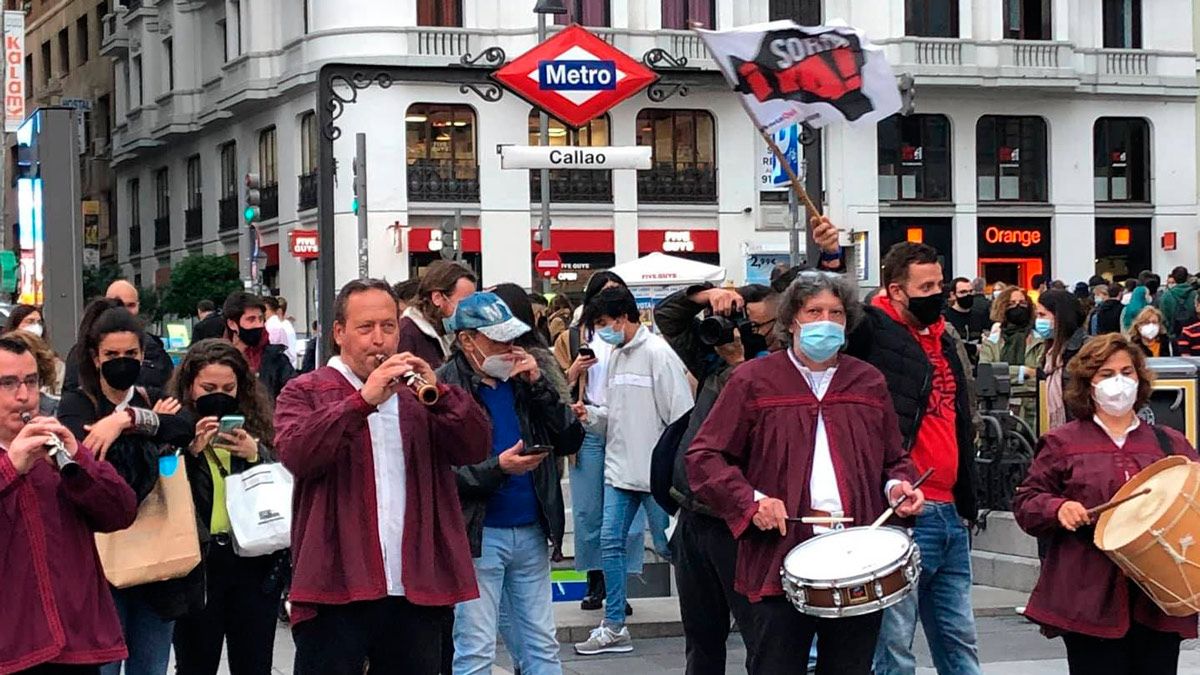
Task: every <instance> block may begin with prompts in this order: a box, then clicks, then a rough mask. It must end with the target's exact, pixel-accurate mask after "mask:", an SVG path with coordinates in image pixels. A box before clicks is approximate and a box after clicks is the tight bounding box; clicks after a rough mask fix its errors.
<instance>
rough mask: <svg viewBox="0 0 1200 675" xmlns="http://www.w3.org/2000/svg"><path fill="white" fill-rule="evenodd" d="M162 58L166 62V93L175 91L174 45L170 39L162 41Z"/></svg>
mask: <svg viewBox="0 0 1200 675" xmlns="http://www.w3.org/2000/svg"><path fill="white" fill-rule="evenodd" d="M162 46H163V57H164V59H165V60H166V62H167V73H166V75H167V91H175V43H174V42H173V41H172V40H171V38H167V39H166V40H163V41H162Z"/></svg>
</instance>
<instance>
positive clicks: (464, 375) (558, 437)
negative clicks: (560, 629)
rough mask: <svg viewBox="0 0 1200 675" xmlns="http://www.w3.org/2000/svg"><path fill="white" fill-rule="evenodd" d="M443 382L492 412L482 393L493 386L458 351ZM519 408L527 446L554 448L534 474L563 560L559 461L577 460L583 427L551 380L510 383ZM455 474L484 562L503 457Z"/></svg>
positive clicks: (545, 525) (546, 524)
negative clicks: (489, 516) (486, 533)
mask: <svg viewBox="0 0 1200 675" xmlns="http://www.w3.org/2000/svg"><path fill="white" fill-rule="evenodd" d="M437 377H438V382H444V383H445V384H448V385H455V386H459V387H462V388H463V389H466V390H467V391H469V392H471V395H472V396H474V397H475V401H476V403H478V404H479V407H480V408H482V409H483V411H484V412H487V407H486V406H484V405H483V403H482V401H480V400H479V388H480V387H483V386H487V385H485V384H484V383H483V380H482V379H481V378H480V377H479V375H477V374H476V373H475V371H474V369H472V368H471V365H470V364H469V363H467V358H466V356H465V355H463V353H462V352H461V351H455V352H454V353H453V354H452V355H451V356H450V359H449V360H448V361H447V362H446V363H445V364H444V365H443V366H442V367H441V368H439V369H438V371H437ZM510 382H512V385H513V394H514V397H515V399H516V404H517V418H518V419H519V420H520V422H521V440H523V441H525V447H530V446H533V445H539V444H540V445H551V446H554V457H547V458H546V459H544V460H543V461H542V462H541V463H540V464H538V466H537V468H536V469H534V470H533V489H534V492H535V493H536V494H537V498H538V504H539V505H541V508H542V513H541V514H540V517H539V520H540V521H541V525H542V529H543V530H544V531H545V532H546V537H547V538H548V539H549V540H550V542H551V544H552V546H553V547H554V550H553V554H552V555H553V559H554V560H555V561H559V560H562V541H563V532H564V531H565V529H566V514H565V511H564V508H563V496H562V483H561V478H560V476H559V473H558V461H557V459H555V458H556V457H561V456H564V455H573V454H575V453H576V452H579V446H581V445H583V425H582V424H580V423H579V420H578V419H577V418H576V417H575V413H573V412H572V411H571V408H570V407H569V406H568V405H567V404H566V403H564V402H562V400H560V399H559V397H558V392H557V391H555V390H554V386H553V385H551V384H550V382H549V380H547V379H546V377H545V376H542V377H540V378H538V380H537V382H534V383H532V384H530V383H528V382H526V381H525V380H524V379H521V378H517V379H514V380H510ZM454 473H455V474H456V477H457V482H458V497H459V500H460V501H461V502H462V508H463V519H464V520H465V521H466V522H467V539H469V540H470V542H471V557H472V558H478V557H479V556H480V555H482V551H483V519H484V516H485V515H486V512H487V503H488V500H489V499H491V497H492V494H493V493H494V492H495V491H496V490H498V489H500V488H501V487H502V486H503V485H504V482H505V481H506V480H508V475H507V474H505V473H504V472H503V471H501V469H500V460H499V458H498V456H497V455H491V456H490V457H488V458H487V459H485V460H484V461H482V462H480V463H478V464H472V465H470V466H456V467H454Z"/></svg>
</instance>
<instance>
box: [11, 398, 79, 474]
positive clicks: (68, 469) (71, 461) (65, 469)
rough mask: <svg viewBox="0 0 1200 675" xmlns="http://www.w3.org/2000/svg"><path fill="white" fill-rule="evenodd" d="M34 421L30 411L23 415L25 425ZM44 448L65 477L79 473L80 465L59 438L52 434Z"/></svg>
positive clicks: (47, 438)
mask: <svg viewBox="0 0 1200 675" xmlns="http://www.w3.org/2000/svg"><path fill="white" fill-rule="evenodd" d="M32 419H33V415H31V414H30V413H29V411H28V410H26V411H25V412H22V413H21V421H22V422H24V423H25V424H29V421H30V420H32ZM43 446H44V447H45V448H46V454H47V455H49V456H50V458H51V459H53V460H54V466H56V467H58V470H59V472H60V473H62V474H63V475H65V476H73V475H75V474H76V473H78V472H79V463H78V462H76V461H75V458H74V457H72V456H71V455H70V454H68V453H67V446H65V445H63V442H62V440H61V439H59V437H58V436H55V435H54V434H50V435H49V436H47V437H46V440H45V441H44V442H43Z"/></svg>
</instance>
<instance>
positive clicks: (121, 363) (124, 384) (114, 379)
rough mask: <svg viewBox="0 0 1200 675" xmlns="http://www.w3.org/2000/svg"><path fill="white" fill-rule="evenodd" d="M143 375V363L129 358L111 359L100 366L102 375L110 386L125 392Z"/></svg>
mask: <svg viewBox="0 0 1200 675" xmlns="http://www.w3.org/2000/svg"><path fill="white" fill-rule="evenodd" d="M141 374H142V362H141V361H139V360H137V359H135V358H131V357H128V356H122V357H120V358H117V359H110V360H108V361H105V362H104V363H101V364H100V375H101V376H102V377H104V381H105V382H107V383H108V386H110V387H112V388H113V389H117V390H119V391H125V390H126V389H128V388H130V387H132V386H133V385H134V384H136V383H137V379H138V375H141Z"/></svg>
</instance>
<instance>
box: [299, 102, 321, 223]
mask: <svg viewBox="0 0 1200 675" xmlns="http://www.w3.org/2000/svg"><path fill="white" fill-rule="evenodd" d="M318 140H319V139H318V137H317V115H316V113H314V112H312V111H311V110H310V111H309V112H306V113H304V114H303V115H301V116H300V177H299V179H298V180H299V181H300V201H299V207H300V210H301V211H304V210H306V209H315V208H317V164H318V162H320V145H318Z"/></svg>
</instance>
